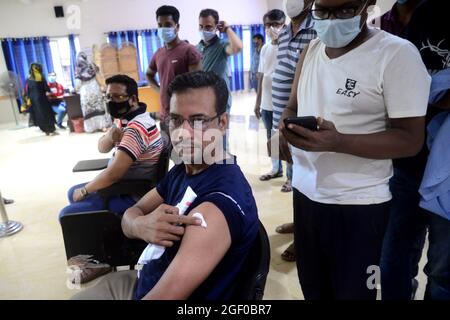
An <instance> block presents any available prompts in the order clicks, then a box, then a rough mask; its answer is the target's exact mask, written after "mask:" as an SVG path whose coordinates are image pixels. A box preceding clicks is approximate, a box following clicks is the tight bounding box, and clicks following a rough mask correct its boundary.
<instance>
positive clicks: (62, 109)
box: [52, 100, 67, 127]
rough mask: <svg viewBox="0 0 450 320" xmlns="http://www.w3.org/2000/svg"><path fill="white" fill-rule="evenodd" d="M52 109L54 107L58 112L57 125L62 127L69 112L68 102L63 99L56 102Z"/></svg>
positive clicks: (55, 111) (54, 110)
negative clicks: (67, 109) (67, 108)
mask: <svg viewBox="0 0 450 320" xmlns="http://www.w3.org/2000/svg"><path fill="white" fill-rule="evenodd" d="M52 109H53V112H54V113H56V125H57V126H58V127H61V126H62V122H63V119H64V117H65V116H66V114H67V111H66V102H65V101H64V100H63V101H61V102H60V103H58V104H54V105H52Z"/></svg>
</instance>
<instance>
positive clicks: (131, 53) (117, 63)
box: [93, 42, 139, 82]
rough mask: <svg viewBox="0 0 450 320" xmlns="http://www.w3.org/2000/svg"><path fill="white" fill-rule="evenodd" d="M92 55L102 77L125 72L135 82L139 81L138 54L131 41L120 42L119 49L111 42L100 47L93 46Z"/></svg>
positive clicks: (105, 77) (106, 77)
mask: <svg viewBox="0 0 450 320" xmlns="http://www.w3.org/2000/svg"><path fill="white" fill-rule="evenodd" d="M93 55H94V63H95V64H96V65H97V66H98V67H99V69H100V74H101V77H102V78H104V79H108V78H109V77H111V76H114V75H116V74H126V75H127V76H129V77H130V78H133V79H134V80H135V81H136V82H138V81H139V66H138V55H137V50H136V47H135V46H134V45H133V44H132V43H130V42H125V43H122V45H121V47H120V49H118V48H117V47H116V46H114V45H111V44H104V45H102V46H101V47H100V48H98V47H97V46H94V47H93Z"/></svg>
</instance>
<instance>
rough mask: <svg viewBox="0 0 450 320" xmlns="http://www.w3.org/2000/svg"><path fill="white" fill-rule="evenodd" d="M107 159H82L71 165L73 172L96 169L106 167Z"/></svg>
mask: <svg viewBox="0 0 450 320" xmlns="http://www.w3.org/2000/svg"><path fill="white" fill-rule="evenodd" d="M109 160H110V159H109V158H108V159H95V160H82V161H79V162H78V163H77V164H76V165H75V167H73V169H72V171H73V172H85V171H98V170H103V169H106V167H107V166H108V163H109Z"/></svg>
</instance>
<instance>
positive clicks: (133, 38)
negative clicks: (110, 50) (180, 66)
mask: <svg viewBox="0 0 450 320" xmlns="http://www.w3.org/2000/svg"><path fill="white" fill-rule="evenodd" d="M139 36H141V41H142V47H143V48H140V45H139V41H138V39H139ZM108 41H109V43H110V44H112V45H115V46H116V47H117V48H119V49H120V48H121V46H122V43H124V42H131V43H132V44H133V45H134V46H135V47H136V52H137V54H138V57H137V58H138V66H139V79H140V84H142V83H144V82H146V78H145V72H146V71H147V67H148V64H149V63H150V60H151V57H152V56H153V53H154V52H155V51H156V50H158V48H159V47H161V41H160V40H159V38H158V37H157V30H134V31H118V32H109V33H108Z"/></svg>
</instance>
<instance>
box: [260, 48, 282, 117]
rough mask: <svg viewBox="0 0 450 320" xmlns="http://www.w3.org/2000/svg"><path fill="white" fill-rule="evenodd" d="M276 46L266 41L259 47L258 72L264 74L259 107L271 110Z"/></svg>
mask: <svg viewBox="0 0 450 320" xmlns="http://www.w3.org/2000/svg"><path fill="white" fill-rule="evenodd" d="M277 52H278V46H277V45H273V44H272V43H266V44H265V45H264V46H263V47H262V49H261V55H260V57H259V67H258V72H259V73H263V74H264V78H263V81H262V93H261V109H263V110H267V111H272V110H273V106H272V75H273V73H274V72H275V68H276V67H277Z"/></svg>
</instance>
